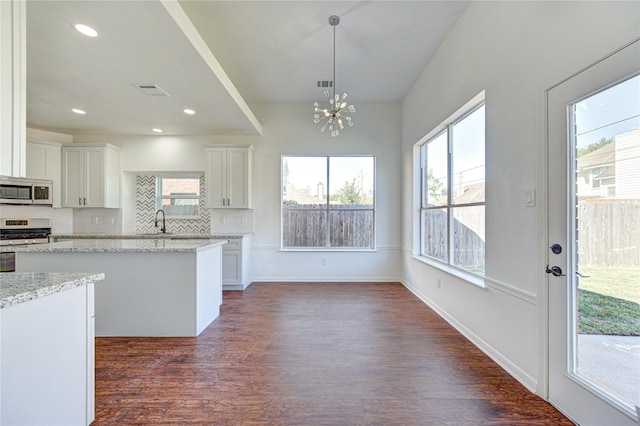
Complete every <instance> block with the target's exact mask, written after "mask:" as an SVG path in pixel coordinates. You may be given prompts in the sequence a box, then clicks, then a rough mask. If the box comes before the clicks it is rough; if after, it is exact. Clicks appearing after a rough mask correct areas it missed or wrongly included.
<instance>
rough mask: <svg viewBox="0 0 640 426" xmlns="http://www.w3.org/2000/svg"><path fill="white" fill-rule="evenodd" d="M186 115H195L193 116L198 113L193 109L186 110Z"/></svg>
mask: <svg viewBox="0 0 640 426" xmlns="http://www.w3.org/2000/svg"><path fill="white" fill-rule="evenodd" d="M184 113H185V114H189V115H193V114H195V113H196V112H195V111H194V110H192V109H189V108H186V109H185V110H184Z"/></svg>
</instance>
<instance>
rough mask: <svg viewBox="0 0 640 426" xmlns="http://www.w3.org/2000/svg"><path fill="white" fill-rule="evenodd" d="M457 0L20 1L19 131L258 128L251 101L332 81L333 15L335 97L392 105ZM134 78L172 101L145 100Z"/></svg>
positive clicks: (459, 5)
mask: <svg viewBox="0 0 640 426" xmlns="http://www.w3.org/2000/svg"><path fill="white" fill-rule="evenodd" d="M467 4H468V2H467V1H357V2H356V1H353V2H352V1H238V0H236V1H202V0H200V1H180V2H179V3H176V2H175V1H173V0H169V1H166V2H164V4H163V3H162V2H160V1H155V0H154V1H88V0H85V1H34V0H29V1H28V2H27V125H28V127H32V128H37V129H43V130H50V131H57V132H61V133H68V134H127V135H149V134H153V133H152V132H151V128H153V127H159V128H162V129H164V131H165V133H164V134H168V135H193V134H201V135H216V134H257V133H260V131H261V127H260V124H259V123H258V121H259V120H260V117H259V116H258V117H255V116H254V115H253V114H254V112H253V111H252V109H251V108H252V106H253V105H256V103H262V102H309V103H311V102H312V101H313V100H321V99H323V95H322V92H323V89H319V88H317V87H316V81H317V80H330V79H331V78H332V76H331V74H332V39H333V33H332V27H331V26H330V25H329V24H328V21H327V20H328V17H329V16H330V15H334V14H335V15H339V16H340V18H341V22H340V25H338V26H337V27H336V83H337V85H336V88H337V89H338V91H347V92H348V93H349V98H350V99H351V101H352V102H354V103H355V104H356V105H357V104H358V103H359V102H360V103H362V102H385V101H400V100H402V98H403V97H404V96H405V94H406V93H407V90H408V89H409V87H410V86H411V85H412V84H413V82H414V81H415V79H416V78H417V76H418V74H419V73H420V71H421V70H422V69H423V68H424V66H425V64H426V63H427V61H428V60H429V58H430V57H431V55H433V53H434V52H435V51H436V49H437V48H438V46H439V45H440V43H441V42H442V40H443V39H444V37H445V36H446V34H447V32H448V31H449V29H450V28H451V26H452V25H453V24H454V23H455V22H456V20H457V19H458V18H459V16H460V15H461V13H462V12H463V10H464V8H465V7H466V5H467ZM74 23H84V24H87V25H90V26H92V27H93V28H95V29H96V30H97V31H98V33H99V36H98V37H96V38H88V37H85V36H83V35H81V34H80V33H78V32H76V31H75V30H74V29H73V27H72V24H74ZM135 83H142V84H156V85H158V86H160V87H161V88H162V89H163V90H165V91H166V92H167V93H168V94H169V95H170V97H150V96H146V95H144V94H143V93H142V92H140V91H139V90H138V89H137V88H135V87H134V86H133V84H135ZM71 108H80V109H83V110H86V111H87V114H86V115H77V114H74V113H72V112H71ZM184 108H192V109H194V110H196V114H195V115H193V116H187V115H185V114H184V113H183V112H182V110H183V109H184ZM310 111H311V108H310ZM311 114H312V113H311V112H310V117H311ZM256 118H257V120H256ZM310 119H311V118H310Z"/></svg>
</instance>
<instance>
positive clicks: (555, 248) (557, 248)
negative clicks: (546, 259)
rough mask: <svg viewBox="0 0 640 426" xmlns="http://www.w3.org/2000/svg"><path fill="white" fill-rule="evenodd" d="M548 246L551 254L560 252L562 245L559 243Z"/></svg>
mask: <svg viewBox="0 0 640 426" xmlns="http://www.w3.org/2000/svg"><path fill="white" fill-rule="evenodd" d="M549 248H550V249H551V251H552V252H553V254H560V253H562V246H561V245H560V244H552V245H551V247H549Z"/></svg>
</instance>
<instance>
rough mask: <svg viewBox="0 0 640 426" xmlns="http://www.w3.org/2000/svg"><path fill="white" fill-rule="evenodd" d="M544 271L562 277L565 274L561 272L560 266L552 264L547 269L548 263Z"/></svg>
mask: <svg viewBox="0 0 640 426" xmlns="http://www.w3.org/2000/svg"><path fill="white" fill-rule="evenodd" d="M545 272H546V273H547V274H553V276H554V277H564V275H565V274H563V273H562V268H561V267H559V266H552V267H551V269H549V265H547V269H546V270H545Z"/></svg>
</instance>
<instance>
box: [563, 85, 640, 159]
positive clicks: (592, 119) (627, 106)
mask: <svg viewBox="0 0 640 426" xmlns="http://www.w3.org/2000/svg"><path fill="white" fill-rule="evenodd" d="M575 120H576V137H577V147H578V148H583V147H585V146H587V145H589V144H591V143H594V142H598V141H599V140H600V138H602V137H606V138H610V137H614V136H616V135H619V134H622V133H627V132H629V130H630V129H631V128H632V127H634V126H635V127H640V75H637V76H635V77H633V78H630V79H628V80H626V81H624V82H622V83H619V84H617V85H615V86H613V87H611V88H609V89H606V90H604V91H601V92H599V93H596V94H594V95H592V96H590V97H588V98H586V99H583V100H581V101H580V102H578V103H577V104H576V108H575Z"/></svg>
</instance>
